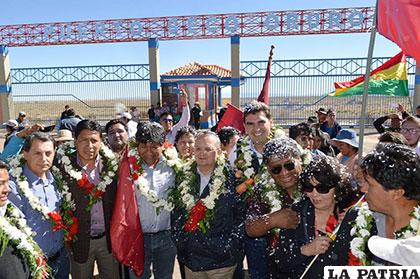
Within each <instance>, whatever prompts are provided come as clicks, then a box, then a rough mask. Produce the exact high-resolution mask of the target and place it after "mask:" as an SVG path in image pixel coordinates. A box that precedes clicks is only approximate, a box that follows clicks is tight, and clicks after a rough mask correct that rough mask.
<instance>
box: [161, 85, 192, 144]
mask: <svg viewBox="0 0 420 279" xmlns="http://www.w3.org/2000/svg"><path fill="white" fill-rule="evenodd" d="M181 103H182V106H183V107H182V115H181V118H180V119H179V121H178V123H177V124H176V125H174V117H173V116H172V114H171V113H170V112H169V111H166V110H163V109H162V110H163V111H162V113H161V114H160V116H159V122H160V124H161V125H162V127H163V128H164V129H165V133H166V140H167V141H168V142H169V143H171V144H174V143H175V137H176V133H177V132H178V131H179V129H181V128H182V127H184V126H187V125H188V122H190V108H189V106H188V95H187V93H186V92H185V91H184V90H182V93H181Z"/></svg>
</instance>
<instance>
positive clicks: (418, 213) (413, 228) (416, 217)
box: [394, 205, 420, 239]
mask: <svg viewBox="0 0 420 279" xmlns="http://www.w3.org/2000/svg"><path fill="white" fill-rule="evenodd" d="M410 216H411V217H412V218H411V219H410V223H409V224H408V225H407V226H405V227H404V228H401V229H400V230H398V231H396V232H395V233H394V235H395V238H396V239H406V238H410V237H414V236H416V235H417V233H418V232H419V231H420V205H418V206H416V207H415V208H414V210H413V212H411V214H410Z"/></svg>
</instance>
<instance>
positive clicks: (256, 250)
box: [245, 236, 268, 279]
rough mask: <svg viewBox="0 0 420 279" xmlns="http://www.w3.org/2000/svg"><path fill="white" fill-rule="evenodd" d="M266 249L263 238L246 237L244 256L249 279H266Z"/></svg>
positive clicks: (265, 242)
mask: <svg viewBox="0 0 420 279" xmlns="http://www.w3.org/2000/svg"><path fill="white" fill-rule="evenodd" d="M266 249H267V240H266V239H265V237H257V238H250V237H248V236H246V238H245V255H246V259H247V262H248V271H249V277H250V278H251V279H266V278H268V270H267V255H266Z"/></svg>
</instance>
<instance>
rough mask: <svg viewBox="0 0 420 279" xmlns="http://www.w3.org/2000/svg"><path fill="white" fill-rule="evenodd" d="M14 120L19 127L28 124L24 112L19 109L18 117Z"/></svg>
mask: <svg viewBox="0 0 420 279" xmlns="http://www.w3.org/2000/svg"><path fill="white" fill-rule="evenodd" d="M16 122H17V123H18V124H19V128H23V127H25V126H26V125H27V124H28V120H27V119H26V112H24V111H20V112H19V114H18V117H17V118H16Z"/></svg>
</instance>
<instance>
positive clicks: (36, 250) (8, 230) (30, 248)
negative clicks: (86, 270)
mask: <svg viewBox="0 0 420 279" xmlns="http://www.w3.org/2000/svg"><path fill="white" fill-rule="evenodd" d="M9 220H10V221H9ZM0 231H1V233H0V236H2V238H1V239H0V240H1V241H4V240H5V239H7V240H10V241H12V242H14V243H15V244H17V245H16V249H17V250H19V253H20V254H21V255H22V256H23V257H24V258H25V259H26V260H27V264H28V266H29V268H30V270H31V276H32V277H33V278H37V279H42V278H46V277H47V275H48V272H49V268H48V266H47V265H46V263H45V256H44V254H43V252H42V250H41V248H40V247H39V246H38V244H37V243H36V242H35V241H34V240H33V239H32V237H33V236H34V235H35V233H34V232H33V231H32V230H31V229H30V228H29V227H28V226H27V224H26V220H25V219H24V218H23V217H22V216H20V215H19V214H18V212H17V210H16V208H15V207H14V206H13V205H11V204H8V205H7V209H6V215H5V216H4V217H3V216H1V217H0ZM4 237H5V238H4ZM40 260H41V261H40Z"/></svg>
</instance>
